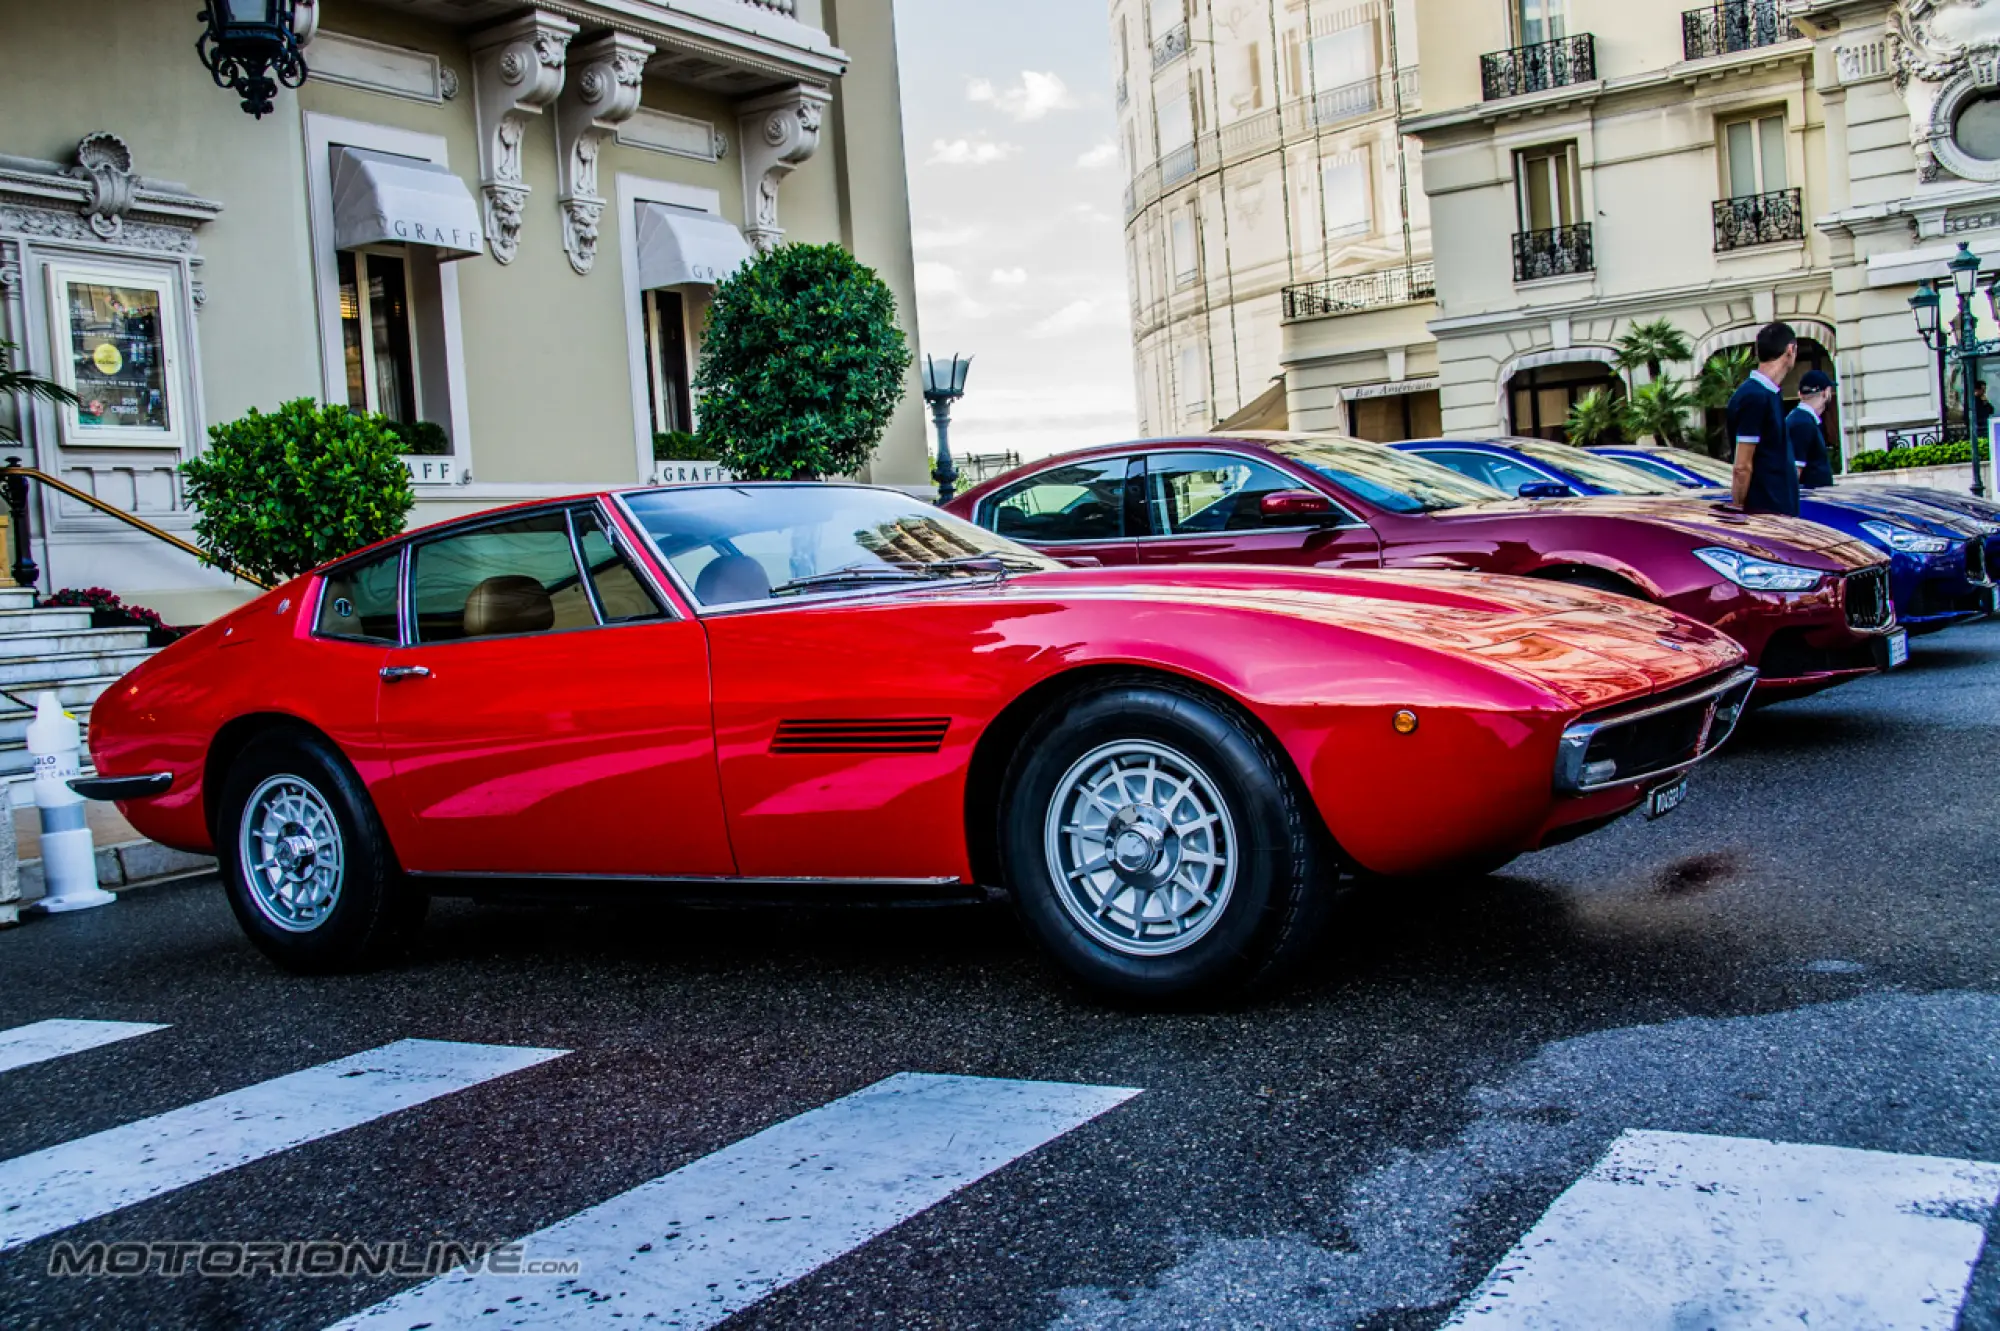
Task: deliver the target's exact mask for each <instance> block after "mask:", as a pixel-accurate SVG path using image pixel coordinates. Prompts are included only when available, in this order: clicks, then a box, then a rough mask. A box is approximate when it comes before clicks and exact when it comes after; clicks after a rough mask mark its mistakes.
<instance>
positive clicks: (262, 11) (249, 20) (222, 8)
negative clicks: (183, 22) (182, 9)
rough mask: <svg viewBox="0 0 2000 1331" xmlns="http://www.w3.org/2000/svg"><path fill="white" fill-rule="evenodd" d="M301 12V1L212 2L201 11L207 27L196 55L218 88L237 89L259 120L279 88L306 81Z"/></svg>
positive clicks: (246, 109)
mask: <svg viewBox="0 0 2000 1331" xmlns="http://www.w3.org/2000/svg"><path fill="white" fill-rule="evenodd" d="M297 9H298V5H297V0H208V8H206V9H204V10H202V11H201V14H200V18H201V21H202V22H203V23H204V24H206V25H207V26H206V27H204V28H203V29H202V34H201V36H200V37H198V38H196V39H195V44H194V49H195V54H197V55H199V56H200V57H201V63H202V64H203V65H205V66H207V67H208V72H209V75H210V76H211V77H212V78H214V80H215V86H216V87H218V88H234V89H235V90H236V92H237V94H238V95H239V96H241V97H242V98H243V109H244V110H245V111H248V112H249V113H250V114H251V115H253V116H255V117H257V118H258V119H259V120H262V119H263V118H264V115H265V113H266V112H268V111H269V110H271V99H272V98H273V97H275V96H277V95H278V84H279V83H282V84H284V85H285V86H286V87H287V88H296V87H298V86H299V85H300V84H302V83H304V82H305V81H306V62H305V57H304V56H303V55H301V54H300V53H299V30H298V13H297ZM272 75H276V76H277V78H276V82H273V80H272Z"/></svg>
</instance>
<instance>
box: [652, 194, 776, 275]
mask: <svg viewBox="0 0 2000 1331" xmlns="http://www.w3.org/2000/svg"><path fill="white" fill-rule="evenodd" d="M637 227H638V232H637V234H638V252H639V289H640V290H641V291H652V290H655V289H656V288H659V287H680V286H689V285H701V286H714V285H715V284H716V283H718V282H720V281H722V279H723V278H725V277H728V276H729V275H730V274H731V273H733V272H735V271H736V270H737V269H738V268H741V267H742V266H743V265H744V264H745V263H748V262H749V260H750V242H749V241H747V240H745V239H744V238H743V233H742V232H741V231H738V230H737V229H736V227H735V224H733V223H731V222H730V221H729V220H728V219H726V218H723V217H719V216H717V215H716V214H714V213H697V212H691V211H689V210H688V209H686V208H670V207H668V206H667V205H665V204H660V203H641V204H640V205H639V216H638V218H637Z"/></svg>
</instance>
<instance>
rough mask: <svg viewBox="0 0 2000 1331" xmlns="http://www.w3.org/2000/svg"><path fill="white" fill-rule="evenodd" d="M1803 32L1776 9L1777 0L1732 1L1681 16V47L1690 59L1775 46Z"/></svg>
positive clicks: (1793, 39) (1795, 37)
mask: <svg viewBox="0 0 2000 1331" xmlns="http://www.w3.org/2000/svg"><path fill="white" fill-rule="evenodd" d="M1803 35H1804V34H1803V33H1801V32H1800V31H1799V29H1798V26H1797V25H1796V24H1794V23H1793V22H1792V21H1791V19H1789V18H1787V17H1786V16H1785V15H1784V14H1782V13H1780V12H1779V4H1778V0H1731V2H1730V3H1725V4H1720V5H1716V6H1714V7H1712V8H1709V9H1690V10H1688V11H1687V12H1686V13H1685V14H1682V15H1681V50H1682V52H1683V53H1684V54H1685V55H1686V56H1687V58H1688V59H1690V60H1708V59H1711V58H1713V57H1715V56H1719V55H1728V54H1729V53H1730V52H1732V51H1750V50H1755V49H1756V48H1757V47H1760V46H1777V45H1779V44H1780V43H1782V42H1790V41H1797V40H1798V39H1799V38H1800V37H1801V36H1803Z"/></svg>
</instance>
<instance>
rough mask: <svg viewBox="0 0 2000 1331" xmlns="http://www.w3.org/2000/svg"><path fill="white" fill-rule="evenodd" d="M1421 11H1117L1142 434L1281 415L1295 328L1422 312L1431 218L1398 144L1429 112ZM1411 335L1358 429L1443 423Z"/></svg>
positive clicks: (1366, 6) (1177, 3)
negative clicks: (1409, 125)
mask: <svg viewBox="0 0 2000 1331" xmlns="http://www.w3.org/2000/svg"><path fill="white" fill-rule="evenodd" d="M1425 2H1426V3H1428V0H1425ZM1417 9H1418V5H1417V4H1416V3H1415V0H1360V2H1359V3H1356V2H1355V0H1112V3H1111V28H1112V43H1113V60H1114V64H1115V66H1116V70H1117V104H1118V120H1119V134H1120V144H1121V151H1122V153H1123V160H1124V162H1125V165H1126V168H1127V177H1128V179H1129V180H1130V185H1129V187H1128V189H1127V193H1126V200H1125V205H1126V206H1125V214H1126V237H1127V246H1128V272H1129V276H1130V285H1131V296H1132V313H1133V324H1134V341H1135V356H1136V370H1137V377H1138V399H1139V417H1140V422H1141V426H1142V428H1143V429H1144V430H1145V431H1147V432H1148V433H1163V432H1167V431H1171V430H1179V429H1188V428H1199V427H1203V426H1206V425H1210V424H1212V423H1214V422H1215V421H1217V420H1219V419H1223V418H1226V417H1229V416H1232V415H1235V414H1237V413H1238V412H1239V411H1241V410H1243V409H1244V408H1245V406H1246V404H1248V405H1252V406H1253V407H1254V406H1256V405H1258V404H1259V400H1260V399H1263V398H1265V397H1266V396H1267V395H1269V396H1270V397H1272V398H1281V396H1282V388H1281V387H1277V386H1276V381H1277V380H1278V378H1279V375H1280V372H1281V369H1282V365H1281V361H1282V357H1283V341H1284V339H1283V331H1282V330H1283V327H1284V324H1285V320H1286V319H1287V317H1288V316H1289V315H1292V314H1296V313H1315V312H1321V311H1331V310H1345V309H1350V308H1376V307H1383V306H1409V305H1410V301H1411V299H1412V298H1413V297H1414V298H1415V299H1418V300H1421V299H1422V298H1423V297H1424V296H1425V295H1426V294H1427V293H1428V290H1429V283H1430V262H1429V261H1430V243H1431V242H1430V227H1429V222H1428V207H1427V204H1426V201H1425V198H1424V191H1423V183H1422V180H1421V177H1420V172H1419V163H1418V161H1417V154H1416V151H1415V148H1414V145H1406V143H1405V140H1404V139H1403V138H1402V137H1401V136H1399V135H1398V134H1397V132H1396V122H1397V118H1398V116H1399V115H1408V114H1412V113H1414V112H1415V111H1416V110H1417V109H1418V108H1419V105H1420V98H1421V97H1422V95H1423V88H1422V83H1421V81H1420V78H1419V74H1418V62H1417V49H1418V40H1417V24H1418V19H1417ZM1410 308H1413V309H1414V308H1420V307H1418V306H1410ZM1411 330H1412V336H1411V338H1410V339H1408V342H1407V343H1399V344H1396V345H1394V346H1388V347H1384V348H1381V349H1379V350H1378V353H1377V354H1376V355H1375V356H1374V361H1375V362H1376V364H1377V367H1378V368H1380V367H1382V366H1384V365H1386V364H1387V363H1388V362H1390V361H1394V362H1395V363H1396V364H1397V366H1398V370H1399V372H1398V373H1396V374H1393V375H1392V374H1389V373H1387V372H1386V369H1385V370H1383V372H1381V373H1379V374H1378V375H1377V376H1376V386H1377V396H1375V397H1373V398H1368V399H1363V398H1361V397H1359V396H1357V397H1356V406H1355V411H1356V413H1357V415H1358V416H1359V418H1360V423H1361V425H1362V426H1363V427H1364V428H1369V429H1373V430H1378V431H1379V430H1390V429H1394V430H1401V429H1402V428H1404V426H1405V425H1406V424H1409V423H1410V422H1411V421H1412V420H1413V421H1414V422H1416V423H1418V424H1420V425H1421V424H1423V423H1427V422H1428V423H1434V422H1435V419H1436V399H1435V397H1434V396H1428V397H1427V396H1424V395H1423V394H1422V393H1421V392H1419V393H1418V394H1417V395H1416V396H1409V397H1406V396H1405V393H1406V392H1407V391H1408V389H1409V388H1410V387H1411V386H1412V385H1415V384H1418V383H1420V382H1421V381H1422V380H1423V379H1424V377H1425V376H1427V375H1429V374H1430V372H1431V369H1430V364H1431V363H1430V362H1429V360H1427V359H1426V358H1427V357H1428V356H1429V352H1430V348H1429V339H1428V337H1426V336H1425V335H1424V333H1423V328H1422V321H1421V320H1420V319H1419V320H1416V321H1414V322H1413V323H1412V324H1411ZM1412 413H1414V414H1413V415H1412ZM1253 414H1255V412H1254V411H1253ZM1387 437H1402V436H1401V435H1400V434H1399V433H1397V434H1391V435H1389V436H1387Z"/></svg>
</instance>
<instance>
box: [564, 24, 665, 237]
mask: <svg viewBox="0 0 2000 1331" xmlns="http://www.w3.org/2000/svg"><path fill="white" fill-rule="evenodd" d="M653 49H654V48H653V46H652V45H651V43H649V42H643V41H641V40H639V39H638V38H637V37H630V36H627V35H626V34H624V33H622V32H614V33H610V34H608V35H606V36H603V37H600V38H598V39H597V40H595V41H593V42H590V43H588V44H587V45H584V46H578V47H574V48H572V49H571V51H570V53H569V71H570V73H569V79H568V83H567V86H566V87H565V88H564V89H563V93H562V97H561V99H560V100H559V101H558V102H557V103H556V183H557V189H558V194H559V200H560V202H561V204H562V211H563V252H564V253H566V254H567V255H569V263H570V267H572V268H574V269H576V271H577V272H579V273H587V272H589V271H590V270H591V266H592V265H593V264H595V263H596V262H597V227H598V223H599V222H600V221H602V220H603V217H604V199H603V196H602V195H600V194H599V193H598V189H597V158H598V152H599V150H600V149H601V148H602V147H603V146H604V140H605V139H607V138H609V137H610V136H611V135H612V134H613V133H614V132H616V130H617V128H618V126H619V125H620V124H622V123H623V122H625V121H627V120H629V119H631V118H632V113H633V112H635V111H637V110H638V109H639V94H640V91H641V89H642V88H643V86H644V83H645V79H646V62H647V61H648V60H650V59H651V58H652V55H653Z"/></svg>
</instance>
